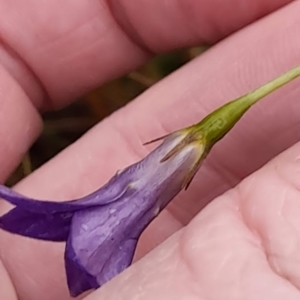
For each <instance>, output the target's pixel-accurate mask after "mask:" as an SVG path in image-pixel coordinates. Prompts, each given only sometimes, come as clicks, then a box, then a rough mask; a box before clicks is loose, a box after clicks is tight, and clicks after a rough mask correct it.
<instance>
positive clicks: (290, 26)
mask: <svg viewBox="0 0 300 300" xmlns="http://www.w3.org/2000/svg"><path fill="white" fill-rule="evenodd" d="M2 2H3V3H2V5H1V12H2V13H3V15H4V16H5V18H3V19H2V20H1V22H0V32H1V36H2V42H3V43H2V49H1V51H0V60H1V63H2V65H3V66H4V67H3V68H2V69H0V76H1V77H0V78H1V81H0V82H1V104H2V107H1V112H2V118H1V120H0V122H1V125H0V128H1V129H0V136H1V139H2V140H1V142H2V143H1V145H0V153H1V154H0V159H1V166H2V168H1V174H0V175H1V178H2V180H4V179H5V178H6V176H7V175H8V173H9V172H10V171H11V170H12V168H13V167H14V166H15V165H16V164H17V163H18V161H19V159H20V158H21V157H22V155H23V153H24V152H25V151H26V150H27V148H28V147H29V145H30V143H31V142H32V141H33V140H34V138H35V137H36V136H37V134H38V132H39V130H40V127H41V121H40V118H39V116H38V113H37V110H36V108H37V109H39V110H42V109H43V108H45V107H48V108H49V107H50V108H52V107H57V106H61V105H65V104H67V102H68V101H69V100H70V99H73V98H75V97H77V96H78V95H81V94H82V93H84V92H85V91H88V90H89V89H91V88H92V87H94V86H96V85H99V84H101V83H103V82H104V81H105V80H109V79H111V78H113V77H115V76H118V75H121V74H123V73H126V72H128V71H129V70H131V69H133V68H135V67H137V66H138V65H140V64H141V63H143V62H144V61H146V60H147V58H149V57H150V55H151V53H157V52H161V51H168V50H171V49H172V48H174V47H178V46H190V45H195V44H199V43H212V42H215V41H217V40H219V39H221V38H224V37H225V36H226V35H228V34H229V33H231V32H233V31H236V30H237V29H239V28H240V27H243V26H245V25H246V24H247V23H250V22H253V21H254V20H255V19H256V18H258V17H260V16H262V15H264V14H267V13H270V12H271V11H273V10H275V9H276V8H278V7H279V6H281V5H283V4H285V3H286V2H289V1H279V0H278V1H266V0H265V1H255V2H253V1H251V2H250V1H244V6H239V5H240V3H241V2H240V1H234V0H231V5H230V4H229V3H228V1H227V2H226V3H224V4H223V3H221V4H219V3H217V1H214V2H210V3H203V2H202V1H198V2H197V3H195V2H186V1H180V2H178V1H177V2H176V3H174V5H173V6H172V7H170V6H168V7H167V6H164V5H165V4H164V2H161V1H157V2H154V1H152V2H148V1H145V3H143V4H142V5H141V3H140V1H139V3H138V4H139V6H137V3H135V2H131V3H130V4H128V3H126V2H125V1H124V4H123V6H122V7H123V8H122V9H121V8H120V7H121V4H111V5H110V9H108V6H106V5H105V4H102V2H101V4H100V3H99V1H89V2H81V1H76V2H74V1H71V0H70V1H66V0H65V1H63V2H61V1H60V2H58V1H52V2H51V3H50V2H49V4H43V3H41V2H38V1H33V0H32V1H30V2H28V1H27V3H26V6H25V4H24V3H23V2H21V1H19V2H18V1H16V0H15V1H14V2H13V3H12V2H7V1H2ZM110 3H113V2H110ZM134 4H135V5H134ZM221 6H224V7H221ZM232 7H234V8H235V9H236V12H235V14H234V15H233V14H232ZM299 10H300V5H299V3H298V2H294V3H292V4H290V5H288V6H287V7H285V8H283V9H281V10H278V11H277V12H275V13H273V14H272V15H269V16H268V17H266V18H264V19H263V20H260V21H258V22H256V23H254V24H252V25H251V26H249V27H247V28H245V29H242V30H241V31H240V32H238V33H237V34H235V35H233V36H231V37H230V38H228V39H227V40H225V41H223V42H222V43H220V44H218V45H217V46H215V47H213V48H212V49H211V50H209V51H208V52H207V53H205V54H204V55H203V56H201V57H199V58H197V59H195V60H194V61H193V62H191V63H190V64H188V65H187V66H185V67H184V68H182V69H181V70H180V71H177V72H176V73H174V74H173V75H171V76H170V77H169V78H167V79H165V80H164V81H163V82H162V83H159V84H157V85H156V86H154V87H153V88H151V89H150V90H149V91H147V92H146V93H144V94H143V95H141V96H140V97H139V99H137V100H136V101H134V102H133V103H132V104H131V105H129V106H127V107H126V108H125V109H122V110H121V111H119V112H117V113H115V114H114V115H113V116H111V117H110V118H108V119H107V120H105V121H104V122H102V123H101V124H99V125H98V126H97V127H96V128H95V129H93V130H91V131H90V132H89V133H87V134H86V135H85V136H84V137H83V138H82V139H81V140H79V141H78V142H76V143H75V144H74V145H72V146H71V147H69V148H68V149H66V150H65V151H64V152H63V153H61V154H60V155H58V156H57V157H56V158H54V159H53V160H52V161H51V162H49V163H48V164H46V165H45V166H43V167H42V168H40V169H39V170H38V171H36V172H35V173H34V174H32V175H30V176H29V177H28V178H26V179H25V180H23V181H22V182H21V183H20V184H18V186H17V187H16V189H17V190H18V191H20V192H21V193H23V194H26V195H30V196H33V197H37V198H45V199H46V198H47V199H49V198H51V199H61V200H66V199H72V198H77V197H80V196H83V195H85V194H87V193H89V192H91V191H93V190H94V189H95V188H97V187H99V186H101V185H102V184H103V183H104V182H105V181H106V180H107V179H108V178H109V177H110V176H111V175H112V174H113V173H114V172H115V170H116V169H120V168H122V167H124V166H127V165H128V164H130V163H132V162H133V161H136V160H137V159H140V158H142V157H143V156H145V154H146V153H147V152H148V151H149V149H147V148H145V147H142V146H141V144H142V142H144V141H147V140H149V139H152V138H154V137H157V136H161V135H163V134H165V133H168V132H170V131H173V130H175V129H178V128H181V127H184V126H187V125H190V124H192V123H194V122H196V121H198V120H199V119H201V117H203V116H205V115H206V114H207V113H208V112H209V111H211V110H213V109H214V108H216V107H218V106H220V105H221V104H222V103H224V102H226V101H228V100H230V99H233V98H235V97H237V96H240V95H242V94H243V93H245V92H247V91H250V90H252V89H253V88H255V87H257V86H259V85H261V84H262V83H264V82H266V81H267V80H269V79H272V78H273V77H275V76H277V75H279V74H280V73H282V72H283V71H286V70H287V69H289V68H291V67H292V66H294V65H296V64H299V57H300V55H299V54H298V53H299V49H298V48H299V47H298V42H297V37H298V34H297V32H298V28H297V25H298V23H297V22H298V15H299ZM125 12H127V13H125ZM151 12H152V13H151ZM111 13H113V15H114V17H115V18H116V19H117V20H118V22H117V23H116V22H115V21H113V18H112V17H109V16H111ZM147 16H151V17H148V18H147ZM126 20H127V21H126ZM117 24H118V25H117ZM129 24H131V25H129ZM87 45H89V46H87ZM220 70H221V71H220ZM297 95H298V90H297V83H292V84H290V85H289V86H288V87H284V88H282V90H280V91H278V92H276V94H274V95H272V96H270V97H269V99H266V100H265V101H263V102H262V103H261V104H259V105H258V106H257V107H254V108H253V110H252V111H250V112H249V113H248V114H247V115H246V116H245V117H244V118H243V120H242V121H241V122H240V124H239V126H237V127H236V128H235V129H234V130H233V131H232V132H231V133H230V135H228V136H227V137H226V138H225V139H224V140H223V141H222V142H221V143H220V144H219V145H218V146H216V147H215V148H214V150H213V151H212V153H211V155H210V157H209V158H208V160H207V161H206V163H205V164H204V165H203V166H202V168H201V171H200V173H199V174H198V175H197V177H196V178H195V180H194V181H193V184H192V185H191V186H190V188H189V190H188V192H185V193H182V194H181V195H180V196H179V197H177V199H176V200H175V201H174V202H173V203H172V204H171V205H170V206H169V207H168V209H167V210H166V211H165V212H163V213H162V214H161V215H160V216H159V217H158V218H157V219H156V220H155V221H154V222H153V223H152V224H151V225H150V226H149V228H148V229H147V230H146V231H145V234H144V235H143V237H142V239H141V241H140V245H139V247H138V250H137V255H136V257H137V258H139V257H141V256H143V255H144V254H145V253H146V252H148V251H149V250H150V249H152V248H154V247H155V246H156V245H157V244H159V243H161V242H162V241H163V240H164V239H166V237H168V236H170V235H171V234H173V233H174V232H176V233H175V234H174V235H173V236H172V237H171V238H170V239H168V240H167V241H166V242H164V243H163V244H162V245H161V246H159V247H158V248H157V249H155V250H154V251H152V252H151V253H150V254H149V255H147V256H146V257H145V258H144V259H143V260H141V261H139V262H137V263H136V264H134V265H133V266H132V267H130V268H129V269H128V270H127V271H125V272H124V273H123V274H121V275H120V276H118V277H117V278H115V279H114V280H112V281H111V282H110V283H108V284H107V285H105V286H104V287H102V288H101V289H99V290H98V291H96V292H94V293H92V294H91V295H90V296H88V297H87V298H86V299H89V300H91V299H108V298H109V299H132V298H134V297H135V298H136V299H143V300H144V299H148V298H149V299H150V298H151V299H152V298H154V297H156V298H158V299H189V298H191V299H193V298H195V299H199V298H201V297H203V298H216V299H220V298H222V299H245V298H248V299H252V298H253V299H260V298H261V299H266V298H267V299H268V298H270V299H277V298H278V299H282V298H283V296H284V297H285V298H287V299H298V298H299V292H298V290H297V287H298V286H299V285H300V283H299V275H298V274H299V271H297V269H298V268H297V264H296V263H294V261H297V243H299V237H298V235H297V228H299V225H300V224H299V222H298V219H299V218H298V215H299V213H298V212H299V210H300V207H299V205H298V199H297V196H298V192H297V187H298V185H299V184H298V178H297V174H298V173H297V168H298V166H297V157H298V156H299V154H298V152H299V146H297V145H295V146H293V148H291V149H290V150H288V151H286V152H285V153H283V154H282V155H280V156H279V157H278V158H276V159H275V160H273V161H272V162H270V163H269V164H268V165H267V166H265V167H263V168H262V169H261V170H260V171H258V172H256V173H254V174H253V175H251V176H250V177H249V178H248V179H246V180H244V181H243V182H242V183H241V184H240V185H239V186H238V187H237V188H235V189H233V190H231V191H229V192H228V193H226V194H225V195H223V196H221V197H219V198H218V199H215V200H214V201H213V202H212V203H211V204H210V205H209V206H208V207H207V208H205V209H204V210H203V211H202V212H201V213H200V214H199V215H198V216H197V217H195V218H194V219H193V221H191V222H190V223H189V221H190V220H191V219H192V217H194V216H195V215H196V214H197V213H198V212H199V210H200V209H201V208H202V207H203V206H204V205H205V204H206V203H208V202H209V201H211V200H212V199H213V198H214V197H215V196H217V195H219V194H220V193H222V192H224V191H225V190H227V189H228V188H230V187H232V186H234V185H235V184H236V183H238V182H239V181H240V180H241V178H243V177H245V176H246V175H248V174H250V173H251V172H252V171H254V170H256V169H257V168H258V167H260V166H262V165H263V164H264V163H265V162H267V161H268V160H269V159H270V158H272V157H274V156H275V155H276V154H278V153H279V152H281V151H282V150H283V149H285V148H287V147H288V146H290V145H292V144H293V143H295V142H296V141H297V140H298V139H299V136H300V134H299V132H298V130H297V128H296V126H294V125H296V124H297V123H298V120H299V116H298V114H297V112H298V109H297V108H298V100H297ZM168 112H169V113H170V114H169V115H168V116H167V113H168ZM294 112H295V113H294ZM8 133H9V134H8ZM112 136H114V138H113V139H112ZM119 149H123V153H122V156H120V155H119ZM8 153H9V157H8V155H7V154H8ZM108 157H109V158H110V161H108V159H107V158H108ZM295 187H296V189H295ZM0 205H1V206H0V208H1V211H4V210H6V204H5V203H4V202H1V204H0ZM187 223H189V225H188V226H186V227H183V226H184V225H186V224H187ZM0 239H1V243H0V244H1V248H0V253H1V258H2V262H3V263H2V265H1V266H0V282H1V288H0V298H1V299H2V298H3V299H16V295H18V297H19V298H21V299H25V300H27V299H30V300H32V299H46V300H47V299H49V300H50V299H68V297H69V296H68V291H67V288H66V283H65V277H64V276H65V275H64V270H63V263H62V257H63V255H62V252H63V245H60V244H55V243H46V242H40V241H35V240H30V239H25V238H22V237H19V236H13V235H10V234H8V233H5V232H2V231H1V233H0ZM251 297H252V298H251Z"/></svg>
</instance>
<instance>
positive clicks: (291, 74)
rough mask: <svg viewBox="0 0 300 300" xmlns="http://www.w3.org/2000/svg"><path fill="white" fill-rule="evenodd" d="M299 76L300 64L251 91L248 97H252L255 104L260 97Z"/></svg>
mask: <svg viewBox="0 0 300 300" xmlns="http://www.w3.org/2000/svg"><path fill="white" fill-rule="evenodd" d="M299 76H300V66H298V67H295V68H293V69H291V70H289V71H287V72H286V73H284V74H282V75H280V76H279V77H277V78H275V79H273V80H271V81H269V82H268V83H266V84H265V85H263V86H261V87H259V88H258V89H256V90H254V91H253V92H251V93H249V94H248V96H247V95H245V96H247V98H250V99H251V101H252V104H254V103H256V102H257V101H259V100H260V99H262V98H263V97H265V96H267V95H269V94H271V93H272V92H274V91H275V90H277V89H279V88H281V87H282V86H283V85H285V84H287V83H289V82H290V81H292V80H293V79H295V78H297V77H299ZM250 99H249V100H250Z"/></svg>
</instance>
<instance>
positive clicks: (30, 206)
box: [0, 178, 127, 214]
mask: <svg viewBox="0 0 300 300" xmlns="http://www.w3.org/2000/svg"><path fill="white" fill-rule="evenodd" d="M113 179H114V181H117V184H114V185H112V186H109V185H108V184H106V185H105V186H104V187H103V188H101V189H99V190H97V191H95V192H94V193H92V194H90V195H88V196H86V197H83V198H80V199H76V200H71V201H64V202H56V201H43V200H36V199H32V198H28V197H25V196H23V195H20V194H19V193H17V192H15V191H13V190H12V189H10V188H8V187H6V186H4V185H0V198H3V199H5V200H6V201H8V202H10V203H11V204H13V205H16V206H18V207H21V208H23V209H24V210H27V211H31V212H36V213H39V214H53V213H56V212H72V211H73V212H74V211H78V210H81V209H84V208H89V207H92V206H98V205H100V206H101V205H106V204H108V203H111V202H114V201H116V200H118V199H119V198H120V197H122V196H123V194H124V193H126V191H127V187H126V186H125V188H124V186H123V182H121V184H118V181H119V180H115V178H113ZM120 181H122V180H120Z"/></svg>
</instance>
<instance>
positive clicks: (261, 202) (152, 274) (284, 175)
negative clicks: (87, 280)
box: [85, 143, 300, 300]
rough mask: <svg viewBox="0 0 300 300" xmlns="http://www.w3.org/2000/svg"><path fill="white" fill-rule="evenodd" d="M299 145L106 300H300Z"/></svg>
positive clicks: (151, 257)
mask: <svg viewBox="0 0 300 300" xmlns="http://www.w3.org/2000/svg"><path fill="white" fill-rule="evenodd" d="M299 154H300V143H298V144H297V145H296V146H294V147H293V148H291V149H290V150H288V151H286V152H285V153H283V154H282V155H280V156H279V157H277V158H276V159H275V160H274V161H272V162H270V163H269V164H268V165H267V166H265V167H263V168H262V169H261V170H260V171H258V172H256V173H255V174H253V175H251V176H250V177H249V178H247V179H246V180H244V181H243V182H242V183H241V184H240V185H239V186H238V187H237V188H235V189H234V190H231V191H230V192H228V193H226V194H224V195H222V196H221V197H219V198H217V199H216V200H215V201H214V202H213V203H211V204H210V205H209V206H208V207H206V208H205V209H204V210H203V211H202V212H201V213H200V214H199V215H198V216H197V217H196V218H195V219H194V220H192V222H191V223H190V224H189V225H188V226H187V227H185V228H183V229H182V230H180V231H179V232H177V233H176V234H175V235H173V236H172V237H171V238H169V239H168V240H167V241H166V242H164V243H163V244H162V245H160V246H159V247H158V248H157V249H155V250H154V251H153V252H151V253H150V254H148V255H147V256H146V257H144V258H143V259H142V260H140V261H139V262H137V263H136V264H134V265H132V266H131V267H130V268H129V269H128V270H126V271H125V272H124V273H123V274H120V275H119V276H117V277H116V278H115V279H113V280H112V281H111V282H109V283H108V284H107V285H105V286H103V287H102V288H100V289H99V290H98V291H96V292H94V293H92V294H91V295H90V296H88V297H86V298H85V300H96V299H97V300H102V299H107V298H109V299H112V300H114V299H122V300H126V299H132V298H134V299H137V300H139V299H143V300H147V299H174V300H176V299H224V300H227V299H228V300H232V299H249V300H251V299H253V300H254V299H255V300H259V299H278V300H279V299H283V298H285V299H289V300H292V299H299V297H300V291H299V288H300V264H299V261H300V254H299V245H300V236H299V230H300V221H299V214H300V204H299V196H300V195H299V184H300V181H299V179H298V177H299V176H298V174H299V167H300V166H299Z"/></svg>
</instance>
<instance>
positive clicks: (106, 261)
mask: <svg viewBox="0 0 300 300" xmlns="http://www.w3.org/2000/svg"><path fill="white" fill-rule="evenodd" d="M203 152H204V146H203V144H202V143H200V142H195V141H194V142H191V140H190V135H189V134H188V133H187V132H186V131H181V132H176V133H173V134H171V135H170V136H168V137H166V139H165V140H164V142H163V143H162V144H161V145H160V146H159V147H158V148H156V149H155V150H154V151H153V152H152V153H150V154H149V155H148V156H147V157H146V158H145V159H143V160H141V161H140V162H138V163H136V164H134V165H132V166H129V167H127V168H126V169H124V170H122V171H120V172H118V173H117V174H116V175H115V176H114V177H113V178H112V179H111V180H110V181H109V182H108V183H107V184H106V185H105V186H103V187H102V188H100V189H99V190H97V191H96V192H94V193H92V194H91V195H88V196H86V197H84V198H82V199H78V200H73V201H67V202H61V203H59V202H52V201H39V200H34V199H30V198H26V197H24V196H21V195H19V194H17V193H16V192H14V191H12V190H11V189H9V188H7V187H4V186H0V197H2V198H4V199H5V200H7V201H9V202H10V203H11V204H13V205H15V206H16V207H15V208H13V209H12V210H11V211H9V212H8V213H7V214H5V215H4V216H2V217H0V228H2V229H4V230H6V231H9V232H12V233H15V234H20V235H23V236H28V237H31V238H35V239H42V240H48V241H66V249H65V267H66V273H67V281H68V286H69V290H70V293H71V295H72V296H77V295H79V294H80V293H82V292H84V291H86V290H89V289H93V288H97V287H99V286H101V285H102V284H104V283H105V282H107V281H108V280H110V279H111V278H113V277H114V276H115V275H117V274H118V273H120V272H121V271H123V270H124V269H125V268H126V267H128V266H129V265H130V264H131V261H132V257H133V254H134V251H135V247H136V244H137V241H138V238H139V236H140V235H141V233H142V232H143V230H144V229H145V228H146V227H147V225H148V224H149V223H150V222H151V221H152V220H153V218H155V217H156V216H157V215H158V213H159V212H160V211H161V210H162V209H163V208H164V207H165V206H166V205H167V204H168V203H169V202H170V201H171V200H172V199H173V197H174V196H175V195H176V194H177V193H178V192H179V191H180V190H181V189H182V188H183V187H184V186H186V185H187V184H188V183H189V181H190V180H191V178H192V175H193V174H194V173H195V172H196V170H197V168H198V166H199V163H200V161H201V157H203Z"/></svg>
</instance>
